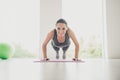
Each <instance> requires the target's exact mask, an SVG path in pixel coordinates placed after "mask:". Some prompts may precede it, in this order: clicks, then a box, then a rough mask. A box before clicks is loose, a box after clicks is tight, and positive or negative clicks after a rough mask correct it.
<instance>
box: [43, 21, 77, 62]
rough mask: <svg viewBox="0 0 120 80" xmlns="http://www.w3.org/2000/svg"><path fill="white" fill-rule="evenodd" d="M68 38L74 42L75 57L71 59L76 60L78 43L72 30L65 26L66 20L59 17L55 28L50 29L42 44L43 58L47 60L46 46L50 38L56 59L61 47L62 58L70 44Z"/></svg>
mask: <svg viewBox="0 0 120 80" xmlns="http://www.w3.org/2000/svg"><path fill="white" fill-rule="evenodd" d="M70 38H71V39H72V41H73V43H74V44H75V58H73V60H75V61H77V60H78V53H79V43H78V41H77V39H76V37H75V35H74V33H73V31H72V30H71V29H70V28H69V27H68V26H67V22H66V21H65V20H64V19H59V20H58V21H57V22H56V28H55V29H54V30H52V31H50V32H49V33H48V35H47V37H46V39H45V41H44V43H43V45H42V49H43V56H44V60H45V61H47V60H49V58H47V51H46V47H47V44H48V42H49V41H50V40H51V44H52V46H53V49H54V50H55V51H56V59H59V49H60V48H62V50H63V56H62V58H63V59H65V58H66V51H67V49H68V48H69V46H70Z"/></svg>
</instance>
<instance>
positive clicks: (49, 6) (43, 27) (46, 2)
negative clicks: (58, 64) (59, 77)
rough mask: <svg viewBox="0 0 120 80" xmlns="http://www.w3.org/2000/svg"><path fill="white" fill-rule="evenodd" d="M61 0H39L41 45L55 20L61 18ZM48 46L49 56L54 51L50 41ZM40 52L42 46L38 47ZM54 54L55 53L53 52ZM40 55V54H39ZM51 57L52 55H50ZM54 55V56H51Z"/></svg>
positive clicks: (53, 26) (53, 25)
mask: <svg viewBox="0 0 120 80" xmlns="http://www.w3.org/2000/svg"><path fill="white" fill-rule="evenodd" d="M61 3H62V0H40V45H41V47H42V43H43V41H44V40H45V38H46V36H47V33H48V32H49V31H50V30H52V29H53V28H55V23H56V21H57V20H58V19H59V18H61V14H62V13H61V8H62V4H61ZM48 46H49V47H47V49H49V50H48V51H49V53H48V55H49V57H50V55H51V54H52V53H54V51H53V49H52V47H51V45H50V43H49V44H48ZM40 53H42V48H41V49H40ZM54 54H55V53H54ZM40 57H42V54H41V55H40ZM51 57H52V56H51ZM53 57H54V56H53Z"/></svg>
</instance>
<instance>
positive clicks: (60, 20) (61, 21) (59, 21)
mask: <svg viewBox="0 0 120 80" xmlns="http://www.w3.org/2000/svg"><path fill="white" fill-rule="evenodd" d="M57 23H64V24H66V25H67V22H66V21H65V20H64V19H59V20H58V21H57V22H56V24H57Z"/></svg>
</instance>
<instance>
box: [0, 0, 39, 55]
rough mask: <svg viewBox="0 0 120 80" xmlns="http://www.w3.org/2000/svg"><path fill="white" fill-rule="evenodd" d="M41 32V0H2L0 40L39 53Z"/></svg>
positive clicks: (0, 5) (0, 4)
mask: <svg viewBox="0 0 120 80" xmlns="http://www.w3.org/2000/svg"><path fill="white" fill-rule="evenodd" d="M39 32H40V1H39V0H0V42H10V43H14V44H18V45H20V46H21V47H22V48H23V49H25V50H28V51H30V52H31V53H35V54H39V48H40V46H39V40H40V38H39Z"/></svg>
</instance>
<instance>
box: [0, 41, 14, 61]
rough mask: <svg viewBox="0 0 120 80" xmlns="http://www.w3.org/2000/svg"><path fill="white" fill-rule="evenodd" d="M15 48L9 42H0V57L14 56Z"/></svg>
mask: <svg viewBox="0 0 120 80" xmlns="http://www.w3.org/2000/svg"><path fill="white" fill-rule="evenodd" d="M13 53H14V49H13V46H12V45H11V44H9V43H0V58H1V59H8V58H10V57H12V56H13Z"/></svg>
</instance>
